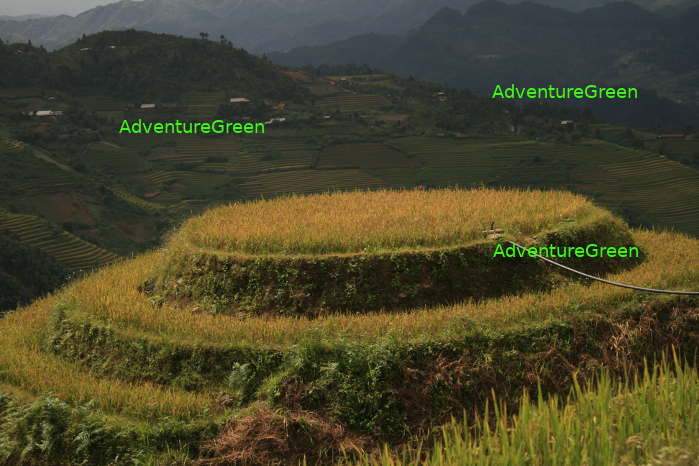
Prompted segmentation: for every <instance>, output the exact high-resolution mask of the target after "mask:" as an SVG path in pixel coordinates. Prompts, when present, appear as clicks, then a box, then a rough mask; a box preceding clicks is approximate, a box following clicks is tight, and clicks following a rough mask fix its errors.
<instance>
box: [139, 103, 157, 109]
mask: <svg viewBox="0 0 699 466" xmlns="http://www.w3.org/2000/svg"><path fill="white" fill-rule="evenodd" d="M155 107H156V105H155V104H141V106H140V107H139V108H140V109H141V110H153V109H155Z"/></svg>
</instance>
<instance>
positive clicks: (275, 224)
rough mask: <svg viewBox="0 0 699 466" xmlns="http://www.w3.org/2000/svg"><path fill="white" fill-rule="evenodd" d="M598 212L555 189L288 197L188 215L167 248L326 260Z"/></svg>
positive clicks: (530, 228)
mask: <svg viewBox="0 0 699 466" xmlns="http://www.w3.org/2000/svg"><path fill="white" fill-rule="evenodd" d="M603 215H609V214H606V213H605V212H604V211H603V210H601V209H599V208H596V207H594V206H593V205H592V204H590V203H589V202H588V201H586V200H585V198H584V197H582V196H578V195H574V194H570V193H565V192H561V191H539V190H531V191H527V190H519V191H512V190H494V189H485V188H482V189H475V190H470V191H463V190H458V189H451V190H438V191H375V192H349V193H325V194H319V195H314V196H307V197H301V196H297V195H295V196H289V197H286V198H282V199H274V200H271V201H268V200H262V201H257V202H252V203H235V204H231V205H229V206H225V207H220V208H217V209H213V210H211V211H209V212H207V213H205V214H204V215H201V216H199V217H195V218H193V219H191V220H189V221H188V222H187V224H186V225H185V226H184V227H183V228H182V229H181V230H180V232H179V233H178V234H177V235H176V236H175V237H174V239H173V241H172V243H171V246H172V247H177V246H178V245H179V244H181V245H193V246H197V247H202V248H208V249H215V250H220V251H225V252H236V253H243V254H274V253H281V254H329V253H354V252H361V251H364V250H380V249H390V250H396V249H414V248H438V247H447V246H454V245H459V244H466V243H468V242H470V241H473V240H476V239H479V238H483V237H484V235H483V230H485V229H488V228H489V227H490V225H491V224H495V226H496V227H497V228H503V229H505V230H506V231H507V232H508V233H509V234H511V235H513V236H515V237H517V238H522V237H526V236H528V235H534V234H537V233H540V232H542V231H545V230H547V229H550V228H552V227H553V226H555V225H557V224H559V223H561V222H565V221H574V220H583V219H585V220H586V219H589V218H592V217H600V216H603Z"/></svg>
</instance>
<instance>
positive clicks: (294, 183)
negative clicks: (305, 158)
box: [240, 170, 384, 198]
mask: <svg viewBox="0 0 699 466" xmlns="http://www.w3.org/2000/svg"><path fill="white" fill-rule="evenodd" d="M383 184H384V183H383V181H382V180H381V179H379V178H377V177H375V176H372V175H369V174H367V173H364V172H363V171H361V170H332V171H325V170H323V171H321V170H296V171H288V172H272V173H264V174H259V175H254V176H251V177H248V178H247V179H246V180H245V181H244V182H243V183H241V185H240V188H241V189H242V190H243V191H244V193H245V194H246V196H247V197H248V198H255V197H259V196H270V195H278V194H284V193H289V192H295V193H314V192H322V191H328V190H335V189H370V188H378V187H381V186H383Z"/></svg>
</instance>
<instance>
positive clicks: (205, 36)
mask: <svg viewBox="0 0 699 466" xmlns="http://www.w3.org/2000/svg"><path fill="white" fill-rule="evenodd" d="M199 36H200V37H201V40H209V33H208V32H200V33H199Z"/></svg>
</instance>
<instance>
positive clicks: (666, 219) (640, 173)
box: [600, 154, 699, 233]
mask: <svg viewBox="0 0 699 466" xmlns="http://www.w3.org/2000/svg"><path fill="white" fill-rule="evenodd" d="M600 168H601V171H602V172H603V173H604V174H605V175H606V178H607V179H608V180H609V182H610V184H609V186H608V192H607V195H608V196H610V197H614V198H616V199H618V200H619V201H621V202H627V203H629V204H631V203H633V205H634V206H637V207H638V208H639V209H642V210H643V211H644V212H645V213H646V214H647V215H649V216H652V217H653V218H654V219H657V220H659V221H660V222H662V223H664V224H666V225H671V226H674V227H675V228H677V229H678V230H681V231H692V232H695V233H698V232H699V171H697V170H695V169H691V168H688V167H687V166H685V165H682V164H680V163H677V162H675V161H672V160H668V159H665V158H660V157H658V156H657V155H655V156H653V155H650V154H649V155H648V156H647V157H646V158H644V159H640V160H639V159H637V158H629V159H628V160H624V161H617V162H613V163H603V164H600Z"/></svg>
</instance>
